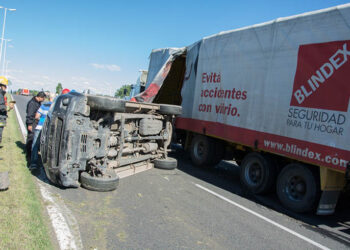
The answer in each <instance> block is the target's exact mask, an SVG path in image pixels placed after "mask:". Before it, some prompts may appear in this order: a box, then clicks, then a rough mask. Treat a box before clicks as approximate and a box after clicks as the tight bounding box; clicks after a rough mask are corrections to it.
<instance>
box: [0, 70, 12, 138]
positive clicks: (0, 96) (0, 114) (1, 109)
mask: <svg viewBox="0 0 350 250" xmlns="http://www.w3.org/2000/svg"><path fill="white" fill-rule="evenodd" d="M7 86H8V80H7V78H6V77H3V76H0V143H1V141H2V132H3V130H4V127H5V125H6V119H7V112H8V111H10V110H11V109H13V106H14V104H13V103H10V105H9V109H7V101H6V96H5V94H6V90H7Z"/></svg>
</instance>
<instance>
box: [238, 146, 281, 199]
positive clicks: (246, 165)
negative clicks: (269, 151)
mask: <svg viewBox="0 0 350 250" xmlns="http://www.w3.org/2000/svg"><path fill="white" fill-rule="evenodd" d="M240 166H241V172H240V179H241V183H242V184H243V185H244V186H245V187H246V188H247V189H248V190H249V191H251V192H252V193H253V194H262V193H267V192H269V191H270V190H271V188H272V187H273V185H274V183H275V181H276V167H275V164H274V163H273V161H272V160H271V158H270V157H268V156H267V155H262V154H260V153H256V152H253V153H249V154H248V155H246V156H245V157H244V159H243V161H242V164H240Z"/></svg>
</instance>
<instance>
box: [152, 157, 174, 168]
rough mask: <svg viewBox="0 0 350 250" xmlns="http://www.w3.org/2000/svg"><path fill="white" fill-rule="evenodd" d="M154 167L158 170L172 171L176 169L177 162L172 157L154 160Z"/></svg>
mask: <svg viewBox="0 0 350 250" xmlns="http://www.w3.org/2000/svg"><path fill="white" fill-rule="evenodd" d="M154 167H155V168H159V169H166V170H172V169H175V168H176V167H177V160H176V159H175V158H172V157H167V158H165V159H155V160H154Z"/></svg>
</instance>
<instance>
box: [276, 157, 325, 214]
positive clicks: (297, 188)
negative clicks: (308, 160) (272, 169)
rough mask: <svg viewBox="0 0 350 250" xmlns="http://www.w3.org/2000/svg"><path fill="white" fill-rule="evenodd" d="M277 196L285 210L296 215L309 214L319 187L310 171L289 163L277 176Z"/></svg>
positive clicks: (316, 198) (314, 203)
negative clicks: (296, 213)
mask: <svg viewBox="0 0 350 250" xmlns="http://www.w3.org/2000/svg"><path fill="white" fill-rule="evenodd" d="M277 196H278V198H279V200H280V201H281V203H282V204H283V205H284V206H285V207H286V208H288V209H290V210H292V211H294V212H298V213H305V212H309V211H311V210H312V209H313V208H315V206H316V203H317V201H318V197H319V185H318V184H317V181H316V178H315V176H314V175H313V173H312V172H311V171H310V169H308V168H307V167H306V166H304V165H302V164H298V163H291V164H289V165H287V166H286V167H285V168H283V169H282V171H281V173H280V174H279V176H278V179H277Z"/></svg>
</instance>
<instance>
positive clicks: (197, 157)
mask: <svg viewBox="0 0 350 250" xmlns="http://www.w3.org/2000/svg"><path fill="white" fill-rule="evenodd" d="M215 147H216V143H215V140H214V139H212V138H210V137H208V136H204V135H195V136H194V138H193V139H192V142H191V147H190V154H191V160H192V162H193V164H194V165H196V166H198V167H210V166H215V165H216V164H217V163H218V162H219V161H218V159H217V157H216V155H215V152H216V149H215Z"/></svg>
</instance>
